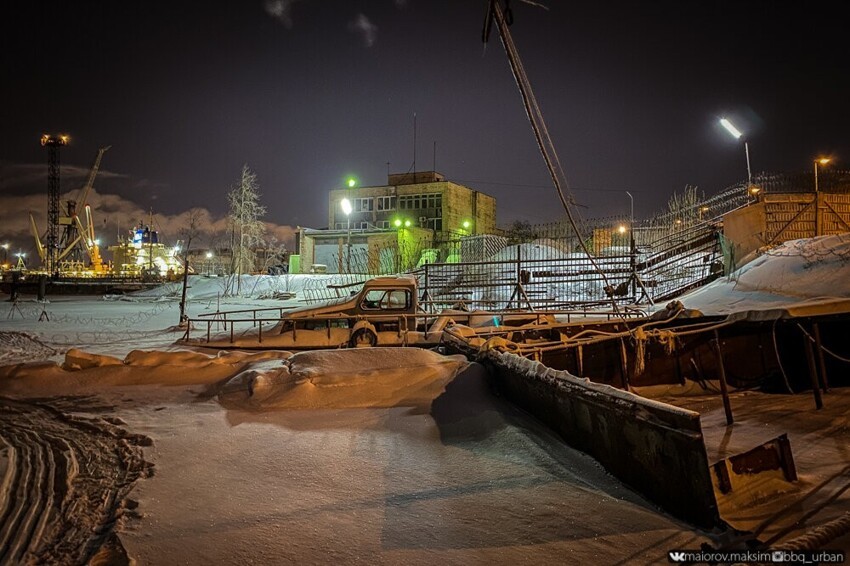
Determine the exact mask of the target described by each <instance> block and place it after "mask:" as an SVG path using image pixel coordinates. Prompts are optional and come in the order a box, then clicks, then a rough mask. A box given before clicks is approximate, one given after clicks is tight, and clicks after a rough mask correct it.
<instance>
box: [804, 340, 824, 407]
mask: <svg viewBox="0 0 850 566" xmlns="http://www.w3.org/2000/svg"><path fill="white" fill-rule="evenodd" d="M803 343H804V345H805V348H806V361H807V362H808V363H809V380H810V381H811V384H812V393H814V395H815V408H817V409H823V397H822V396H821V393H820V384H818V376H817V368H816V367H815V353H814V351H813V348H812V340H811V339H810V338H809V336H808V335H807V334H806V333H805V332H804V333H803Z"/></svg>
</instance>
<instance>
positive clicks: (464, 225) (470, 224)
mask: <svg viewBox="0 0 850 566" xmlns="http://www.w3.org/2000/svg"><path fill="white" fill-rule="evenodd" d="M470 226H472V223H471V222H470V221H469V220H464V221H463V228H464V230H469V227H470Z"/></svg>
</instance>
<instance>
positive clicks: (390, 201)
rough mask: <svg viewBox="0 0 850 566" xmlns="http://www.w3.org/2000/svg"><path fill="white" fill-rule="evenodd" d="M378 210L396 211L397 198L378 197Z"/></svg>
mask: <svg viewBox="0 0 850 566" xmlns="http://www.w3.org/2000/svg"><path fill="white" fill-rule="evenodd" d="M378 210H395V197H393V196H389V197H378Z"/></svg>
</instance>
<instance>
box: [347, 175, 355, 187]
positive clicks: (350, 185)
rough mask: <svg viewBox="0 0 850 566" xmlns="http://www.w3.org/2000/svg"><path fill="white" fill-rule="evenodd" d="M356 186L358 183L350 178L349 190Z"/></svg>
mask: <svg viewBox="0 0 850 566" xmlns="http://www.w3.org/2000/svg"><path fill="white" fill-rule="evenodd" d="M356 184H357V181H355V180H354V178H353V177H350V178H349V179H348V187H349V188H352V187H354V186H355V185H356Z"/></svg>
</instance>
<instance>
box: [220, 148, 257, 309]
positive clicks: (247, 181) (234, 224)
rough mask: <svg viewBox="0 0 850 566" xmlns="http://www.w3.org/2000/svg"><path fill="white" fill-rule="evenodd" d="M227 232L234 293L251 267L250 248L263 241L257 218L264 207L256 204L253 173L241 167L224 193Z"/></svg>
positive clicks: (254, 247) (251, 253) (252, 252)
mask: <svg viewBox="0 0 850 566" xmlns="http://www.w3.org/2000/svg"><path fill="white" fill-rule="evenodd" d="M227 199H228V201H229V203H230V213H229V215H228V220H229V223H230V234H231V248H230V249H231V250H232V255H231V273H234V274H235V275H236V294H239V293H241V291H242V284H241V277H240V276H241V275H242V274H243V273H250V272H251V271H252V270H253V269H254V260H255V257H254V250H255V249H257V248H258V247H260V246H261V245H262V244H263V236H264V235H265V232H266V227H265V224H263V222H262V220H260V219H261V218H262V217H263V216H264V215H265V214H266V207H265V206H263V205H261V204H260V192H259V185H258V184H257V176H256V175H255V174H254V173H253V172H252V171H251V170H250V169H249V168H248V165H247V164H246V165H243V166H242V177H241V179H240V180H239V182H238V183H237V184H236V185H235V186H234V187H233V189H232V190H231V191H230V193H229V194H228V195H227Z"/></svg>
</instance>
